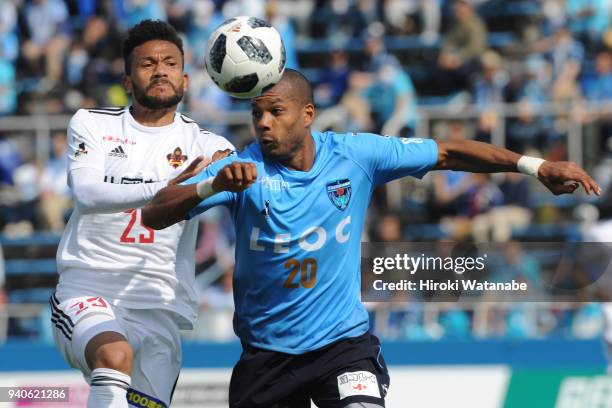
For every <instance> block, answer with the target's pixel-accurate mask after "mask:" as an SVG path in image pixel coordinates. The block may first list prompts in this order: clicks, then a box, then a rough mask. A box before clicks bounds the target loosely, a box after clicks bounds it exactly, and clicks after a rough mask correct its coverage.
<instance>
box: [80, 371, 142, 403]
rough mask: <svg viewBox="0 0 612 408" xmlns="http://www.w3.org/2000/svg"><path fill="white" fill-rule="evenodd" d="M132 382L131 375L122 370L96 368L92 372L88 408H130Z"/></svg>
mask: <svg viewBox="0 0 612 408" xmlns="http://www.w3.org/2000/svg"><path fill="white" fill-rule="evenodd" d="M130 383H131V378H130V376H129V375H127V374H123V373H122V372H121V371H117V370H113V369H110V368H96V369H95V370H93V371H92V372H91V380H90V382H89V385H90V389H89V398H88V399H87V408H128V402H127V397H126V395H127V390H128V388H130Z"/></svg>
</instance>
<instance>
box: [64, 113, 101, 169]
mask: <svg viewBox="0 0 612 408" xmlns="http://www.w3.org/2000/svg"><path fill="white" fill-rule="evenodd" d="M95 129H96V123H95V120H94V119H93V118H92V115H91V114H90V113H89V112H88V111H87V110H85V109H79V110H78V111H77V112H76V113H75V114H74V116H72V119H70V124H69V125H68V132H67V133H68V152H67V153H68V171H70V170H74V169H79V168H82V167H87V168H91V169H97V170H100V171H101V172H104V151H103V149H102V137H101V136H100V137H96V135H95Z"/></svg>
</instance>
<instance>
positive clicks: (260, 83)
mask: <svg viewBox="0 0 612 408" xmlns="http://www.w3.org/2000/svg"><path fill="white" fill-rule="evenodd" d="M205 66H206V71H208V74H209V75H210V77H211V78H212V80H213V81H214V83H215V84H217V85H218V86H219V88H221V89H222V90H223V91H225V92H227V93H229V94H230V95H232V96H234V97H236V98H242V99H246V98H253V97H255V96H259V95H261V93H262V92H263V91H264V90H265V89H266V88H268V87H270V86H273V85H274V84H276V83H277V82H278V81H279V80H280V78H281V75H282V74H283V71H284V70H285V45H284V44H283V41H282V39H281V36H280V34H279V33H278V31H276V29H275V28H274V27H272V26H271V25H270V24H269V23H268V22H266V21H264V20H261V19H259V18H256V17H247V16H240V17H235V18H230V19H229V20H226V21H224V22H223V23H222V24H221V25H220V26H219V27H217V29H216V30H215V31H214V32H213V33H212V34H211V36H210V38H209V39H208V48H207V52H206V61H205Z"/></svg>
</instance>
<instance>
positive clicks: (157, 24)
mask: <svg viewBox="0 0 612 408" xmlns="http://www.w3.org/2000/svg"><path fill="white" fill-rule="evenodd" d="M154 40H162V41H168V42H171V43H173V44H174V45H176V46H177V48H178V49H179V51H181V57H183V58H184V57H185V53H184V51H183V40H182V39H181V37H180V36H179V35H178V34H177V32H176V30H175V29H174V27H172V26H171V25H170V24H168V23H166V22H165V21H161V20H142V21H141V22H140V23H138V24H136V25H135V26H134V27H132V28H130V30H129V31H128V35H127V37H126V38H125V40H124V41H123V62H124V64H125V73H126V74H127V75H130V72H131V63H132V60H131V57H132V51H134V48H136V47H138V46H139V45H142V44H144V43H146V42H147V41H154Z"/></svg>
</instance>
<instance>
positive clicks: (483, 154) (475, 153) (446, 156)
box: [434, 140, 521, 173]
mask: <svg viewBox="0 0 612 408" xmlns="http://www.w3.org/2000/svg"><path fill="white" fill-rule="evenodd" d="M520 157H521V155H519V154H518V153H514V152H512V151H510V150H507V149H504V148H501V147H497V146H494V145H491V144H488V143H482V142H475V141H472V140H462V141H448V142H440V143H438V163H437V164H436V166H435V167H434V169H436V170H462V171H469V172H472V173H498V172H514V171H517V168H516V163H517V162H518V160H519V159H520Z"/></svg>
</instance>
